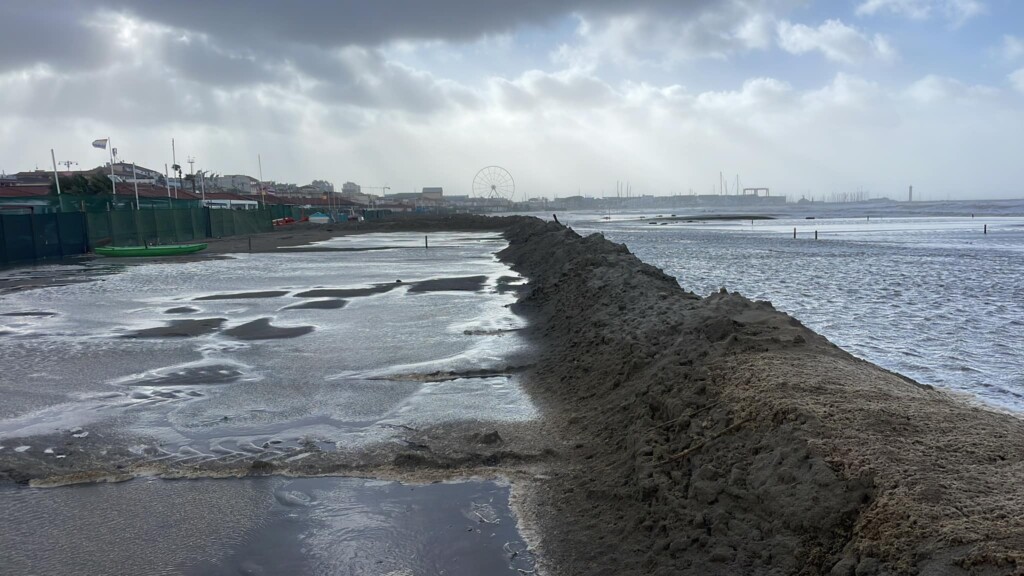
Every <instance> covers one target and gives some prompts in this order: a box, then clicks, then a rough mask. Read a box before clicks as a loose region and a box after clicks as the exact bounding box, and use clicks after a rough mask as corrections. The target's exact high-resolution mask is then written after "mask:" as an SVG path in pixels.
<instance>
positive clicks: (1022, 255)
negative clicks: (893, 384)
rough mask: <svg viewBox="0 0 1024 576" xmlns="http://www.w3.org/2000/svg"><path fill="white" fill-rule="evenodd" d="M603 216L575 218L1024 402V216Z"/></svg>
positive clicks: (820, 327) (842, 338) (670, 266)
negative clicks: (656, 219)
mask: <svg viewBox="0 0 1024 576" xmlns="http://www.w3.org/2000/svg"><path fill="white" fill-rule="evenodd" d="M563 218H566V217H563ZM600 218H601V217H600V216H599V215H598V216H590V217H588V218H583V217H579V216H577V217H576V218H574V219H573V220H574V221H573V222H572V226H573V227H574V228H575V229H576V230H577V231H578V232H580V233H582V234H587V233H589V232H594V231H600V232H603V233H604V234H605V236H606V237H607V238H608V239H609V240H612V241H614V242H621V243H625V244H626V245H627V246H628V247H629V248H630V250H632V251H633V252H634V253H635V254H636V255H637V256H638V257H640V258H641V259H642V260H644V261H645V262H648V263H650V264H653V265H655V266H658V267H661V268H663V269H664V270H665V271H666V272H667V273H669V274H672V275H674V276H676V277H677V278H678V279H679V282H680V284H681V285H682V286H683V287H684V288H686V289H689V290H692V291H694V292H696V293H698V294H700V295H707V294H709V293H711V292H714V291H717V290H718V289H719V288H721V287H726V288H727V289H729V290H730V291H736V292H740V293H742V294H743V295H744V296H747V297H749V298H752V299H761V300H770V301H771V302H772V303H773V304H774V305H775V307H776V308H778V309H780V310H783V311H785V312H788V313H790V314H792V315H793V316H795V317H796V318H798V319H800V320H801V321H802V322H803V323H804V324H806V325H807V326H808V327H810V328H812V329H813V330H815V331H817V332H819V333H821V334H823V335H825V336H826V337H828V338H829V340H831V341H832V342H834V343H835V344H837V345H839V346H840V347H842V348H844V349H846V350H848V351H850V352H852V353H853V354H855V355H857V356H860V357H862V358H865V359H867V360H870V361H872V362H874V363H876V364H879V365H881V366H883V367H885V368H888V369H891V370H895V371H897V372H899V373H902V374H905V375H907V376H910V377H912V378H914V379H916V380H918V381H920V382H924V383H927V384H932V385H936V386H940V387H944V388H947V389H950V390H954V391H958V392H965V393H967V394H969V395H970V397H972V398H977V399H981V400H983V401H984V402H986V403H988V404H990V405H993V406H997V407H1000V408H1004V409H1009V410H1013V411H1018V412H1019V411H1024V365H1022V358H1024V218H1013V217H985V218H971V217H966V218H964V217H950V218H929V217H917V218H899V219H888V218H877V217H872V218H871V219H870V220H868V219H867V218H858V219H850V218H828V219H821V218H818V219H815V220H807V219H802V218H801V219H791V220H757V221H754V222H753V223H751V221H749V220H747V221H743V222H738V221H731V222H703V223H701V222H689V223H688V222H670V223H667V224H665V225H659V224H650V221H649V220H644V221H641V220H638V219H636V218H637V217H636V216H633V217H632V218H631V219H628V220H627V219H624V218H622V219H618V220H612V221H610V222H608V221H602V220H601V219H600ZM566 219H567V218H566ZM986 224H987V225H988V234H987V235H986V234H984V233H983V230H984V226H985V225H986ZM793 228H797V239H796V240H794V239H793ZM815 230H817V231H818V238H819V239H818V240H817V241H815V240H814V231H815Z"/></svg>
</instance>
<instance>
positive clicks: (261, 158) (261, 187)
mask: <svg viewBox="0 0 1024 576" xmlns="http://www.w3.org/2000/svg"><path fill="white" fill-rule="evenodd" d="M256 162H258V163H259V167H260V198H262V199H263V209H264V210H266V209H267V193H266V192H265V191H264V190H263V156H261V155H259V154H257V155H256Z"/></svg>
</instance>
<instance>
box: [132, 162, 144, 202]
mask: <svg viewBox="0 0 1024 576" xmlns="http://www.w3.org/2000/svg"><path fill="white" fill-rule="evenodd" d="M132 181H133V182H134V183H135V209H136V210H138V209H139V208H141V207H142V206H140V205H139V177H138V176H137V175H136V174H135V162H132Z"/></svg>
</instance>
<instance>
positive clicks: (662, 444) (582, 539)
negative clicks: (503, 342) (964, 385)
mask: <svg viewBox="0 0 1024 576" xmlns="http://www.w3.org/2000/svg"><path fill="white" fill-rule="evenodd" d="M506 235H507V237H508V238H509V240H510V246H509V247H508V248H507V249H506V250H504V251H503V252H502V253H501V255H500V256H501V257H502V258H503V259H504V260H506V261H507V262H509V263H511V264H512V265H513V267H514V268H515V269H516V270H517V271H519V272H521V273H522V274H524V275H526V276H527V277H528V278H529V280H530V291H529V293H528V294H527V295H525V296H524V297H523V299H522V300H520V303H519V304H518V305H517V306H518V307H519V309H520V310H522V311H523V312H524V313H526V314H527V315H528V316H529V317H530V318H531V328H530V333H531V337H532V338H534V339H535V340H536V341H538V342H539V343H540V344H541V345H540V346H538V347H537V348H538V349H539V350H540V351H541V352H540V358H539V359H538V364H537V365H536V368H535V369H534V370H533V375H532V378H530V379H529V380H531V384H529V386H530V392H531V393H532V395H533V396H534V397H535V399H537V400H539V401H541V402H542V404H543V405H544V406H545V414H546V415H547V417H548V418H552V419H556V420H559V421H560V423H561V429H562V433H563V435H564V437H565V438H566V439H569V441H570V443H569V446H571V449H570V452H571V453H570V454H568V459H569V463H568V465H567V466H566V467H565V468H564V469H563V470H562V471H561V472H559V473H556V474H555V475H554V476H553V477H552V478H551V479H550V480H549V481H548V482H546V483H544V485H543V486H542V487H541V488H539V490H540V492H539V493H538V494H537V495H536V496H535V498H534V504H533V505H534V507H535V508H536V510H537V511H536V515H537V521H538V522H539V527H540V529H541V530H540V534H541V536H542V538H543V539H542V542H541V545H542V548H543V553H544V554H545V555H546V557H547V558H548V560H549V561H550V562H551V563H552V567H553V568H554V572H556V573H560V574H588V575H590V574H666V575H667V574H835V575H852V574H858V575H860V574H1006V573H1013V572H1015V571H1020V570H1024V491H1022V490H1021V488H1020V482H1021V480H1024V422H1022V421H1021V420H1019V419H1017V418H1014V417H1012V416H1008V415H1003V414H997V413H993V412H989V411H986V410H983V409H979V408H976V407H972V406H969V405H967V404H965V403H963V402H962V401H959V400H957V399H954V398H952V397H951V396H949V395H947V394H946V393H943V392H941V391H938V390H934V389H932V388H931V387H929V386H925V385H921V384H918V383H916V382H913V381H911V380H909V379H907V378H904V377H902V376H899V375H897V374H893V373H891V372H888V371H886V370H883V369H881V368H879V367H877V366H874V365H872V364H870V363H867V362H864V361H862V360H859V359H857V358H854V357H852V356H851V355H849V354H847V353H846V352H844V351H842V350H840V349H838V348H837V347H835V346H833V345H832V344H830V343H829V342H828V341H827V340H826V339H825V338H823V337H822V336H820V335H818V334H815V333H814V332H812V331H810V330H808V329H807V328H805V327H804V326H802V325H801V324H800V323H799V322H798V321H796V320H795V319H793V318H791V317H789V316H787V315H785V314H783V313H781V312H778V311H776V310H774V309H773V308H772V306H771V304H770V303H768V302H753V301H750V300H748V299H746V298H744V297H742V296H739V295H736V294H729V293H726V292H725V291H724V290H723V291H722V292H721V293H719V294H714V295H712V296H710V297H708V298H699V297H697V296H696V295H694V294H692V293H688V292H686V291H684V290H682V289H681V288H680V287H679V286H678V284H677V282H676V281H675V279H673V278H671V277H669V276H667V275H665V274H664V273H662V272H661V271H660V270H658V269H656V268H654V267H652V266H649V265H647V264H644V263H642V262H640V261H639V260H638V259H637V258H636V257H635V256H633V255H632V254H630V253H629V252H628V251H627V250H626V248H625V247H624V246H621V245H616V244H613V243H611V242H609V241H607V240H605V239H604V238H602V237H601V236H599V235H593V236H590V237H586V238H582V237H580V236H579V235H577V234H576V233H574V232H572V231H571V230H569V229H567V228H564V227H562V226H559V225H556V224H554V223H542V222H540V221H539V220H528V221H524V222H522V223H520V224H518V225H516V226H513V227H512V228H511V229H510V230H509V231H508V232H507V234H506Z"/></svg>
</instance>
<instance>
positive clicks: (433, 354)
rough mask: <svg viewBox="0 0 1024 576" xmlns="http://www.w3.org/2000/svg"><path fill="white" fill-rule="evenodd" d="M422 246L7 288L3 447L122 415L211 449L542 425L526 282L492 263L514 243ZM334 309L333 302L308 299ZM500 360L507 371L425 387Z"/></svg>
mask: <svg viewBox="0 0 1024 576" xmlns="http://www.w3.org/2000/svg"><path fill="white" fill-rule="evenodd" d="M422 242H423V235H420V234H415V235H412V234H373V235H366V236H356V237H344V238H337V239H333V240H331V241H328V242H324V243H321V245H320V247H321V248H332V247H335V248H346V249H353V248H354V249H366V248H378V249H376V250H371V251H345V252H315V253H310V252H296V253H290V254H239V255H235V257H234V258H232V259H219V260H200V261H196V262H190V263H147V264H142V265H130V264H129V265H123V266H122V267H121V268H120V270H119V271H118V272H117V273H115V274H108V275H105V276H103V277H101V278H99V279H97V280H96V281H94V282H87V283H80V284H72V285H67V286H60V287H54V288H42V289H36V290H30V291H25V292H20V293H14V294H8V295H6V296H4V297H3V298H2V299H0V314H5V315H0V345H2V346H3V347H4V356H5V362H4V364H5V374H4V378H3V382H2V383H0V394H3V400H2V401H0V445H3V444H4V442H3V438H5V437H23V436H26V435H32V434H40V433H47V432H53V431H55V430H57V429H70V428H72V427H83V428H84V429H85V430H88V429H89V426H91V425H93V424H94V423H98V422H109V423H113V424H115V425H116V427H117V428H118V429H120V430H123V431H125V432H127V433H130V434H132V435H138V436H144V437H147V438H153V439H156V440H159V441H160V443H161V450H162V451H167V452H170V453H175V452H180V450H182V449H187V452H184V453H183V454H184V456H185V457H189V458H192V457H196V456H197V454H196V452H195V451H198V454H199V456H198V457H200V458H201V457H202V456H201V455H207V456H209V457H216V456H217V455H218V454H221V455H223V454H228V455H230V453H232V452H234V453H238V454H239V455H243V454H244V452H246V451H247V450H249V451H251V450H252V449H253V446H255V447H260V446H262V445H263V444H265V443H267V442H272V441H273V442H274V444H275V445H280V444H285V445H287V444H291V445H295V444H296V443H297V442H299V441H300V440H303V439H306V438H313V439H314V440H315V441H316V442H317V443H318V444H319V445H320V446H321V447H322V448H329V447H330V446H331V445H344V446H346V447H353V446H363V445H367V444H372V443H374V442H381V441H386V440H387V439H388V438H389V437H390V436H391V435H392V434H393V432H394V430H395V429H396V426H400V425H406V426H413V427H419V426H423V425H429V424H437V423H440V422H445V421H450V420H457V419H460V418H466V417H471V418H473V419H478V420H485V421H486V420H504V421H516V420H529V419H532V418H534V417H536V410H535V409H534V407H533V405H532V403H531V402H530V400H529V398H528V397H526V395H525V394H524V393H523V392H522V390H521V389H520V387H519V386H518V384H517V383H516V381H515V379H514V378H510V377H509V376H507V375H501V372H502V369H503V368H504V367H506V365H507V364H508V363H510V362H513V361H514V360H513V359H512V356H513V355H514V354H515V353H516V352H519V351H522V350H523V347H524V344H523V340H522V338H520V337H519V335H518V334H517V332H516V330H517V329H519V328H521V327H522V320H521V319H519V318H518V317H516V316H515V315H513V314H512V313H511V312H509V310H508V308H507V305H508V304H510V303H511V302H514V300H515V296H514V294H513V293H511V292H509V291H508V290H505V289H503V287H505V288H507V287H508V284H509V283H514V282H517V281H521V279H520V278H518V277H517V276H516V275H515V274H514V273H513V272H511V271H510V270H509V269H508V268H507V267H506V266H505V265H504V264H502V263H500V262H499V261H498V260H497V259H496V258H495V257H494V252H495V251H497V250H499V249H500V248H501V247H503V246H504V240H502V239H501V238H499V237H495V236H493V235H484V234H432V235H431V247H430V249H429V250H428V249H424V248H423V245H422ZM379 248H384V249H379ZM95 265H96V266H103V267H108V266H110V264H109V263H107V262H105V261H97V262H96V263H95ZM397 280H400V281H401V282H396V281H397ZM325 295H326V296H325ZM338 295H341V296H338ZM325 302H327V303H333V304H332V305H331V306H333V307H323V308H320V307H308V306H309V305H310V304H313V305H323V303H325ZM296 306H303V307H299V308H297V307H296ZM30 314H34V315H30ZM169 327H170V328H169ZM488 369H491V370H494V371H495V372H496V373H497V375H495V376H493V377H487V378H476V377H474V378H467V379H457V380H454V381H448V382H446V383H445V385H444V386H440V385H438V384H437V383H434V382H425V381H424V380H425V379H426V378H425V375H427V374H430V373H434V372H438V371H446V372H448V371H450V372H454V373H456V375H457V374H458V373H460V372H465V371H474V370H488ZM40 449H41V448H40Z"/></svg>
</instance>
